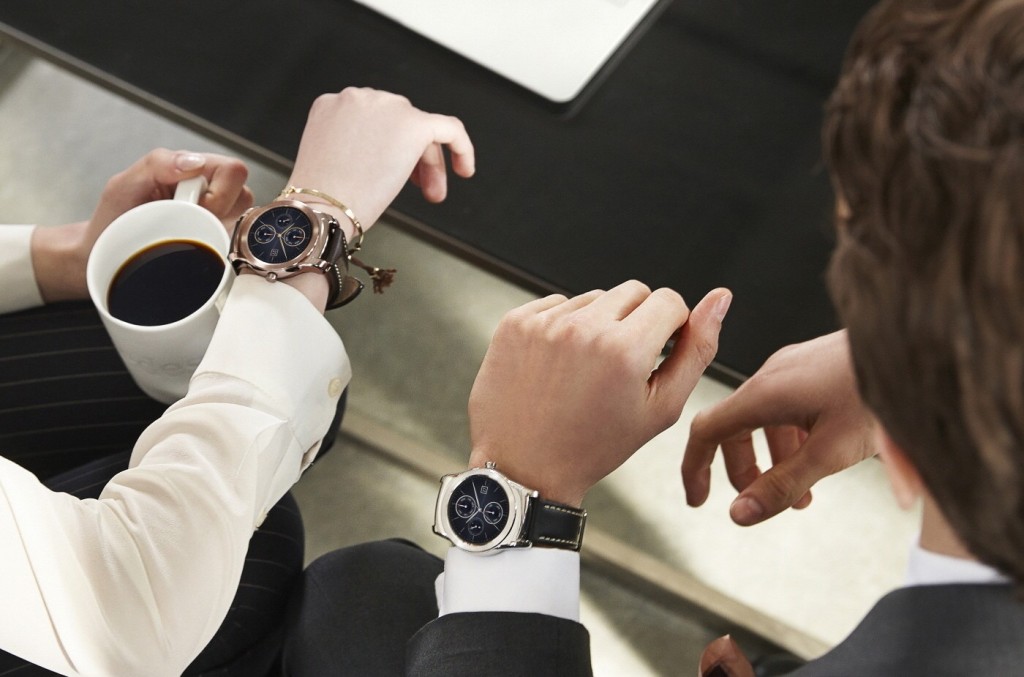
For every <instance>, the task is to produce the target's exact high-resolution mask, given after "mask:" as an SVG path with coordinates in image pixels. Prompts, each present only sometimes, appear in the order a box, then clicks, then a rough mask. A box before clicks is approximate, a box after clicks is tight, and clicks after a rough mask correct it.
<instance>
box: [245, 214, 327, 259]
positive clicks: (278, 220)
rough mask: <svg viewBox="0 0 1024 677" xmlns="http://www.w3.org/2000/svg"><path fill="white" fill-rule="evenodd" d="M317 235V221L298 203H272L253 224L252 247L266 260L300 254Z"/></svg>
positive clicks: (258, 255) (250, 235)
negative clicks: (289, 205) (290, 205)
mask: <svg viewBox="0 0 1024 677" xmlns="http://www.w3.org/2000/svg"><path fill="white" fill-rule="evenodd" d="M312 239H313V224H312V222H311V221H310V220H309V217H308V216H306V215H305V214H304V213H303V212H302V211H300V210H298V209H296V208H294V207H272V208H271V209H268V210H267V211H265V212H263V213H262V214H260V217H259V218H258V219H257V220H256V221H254V222H253V224H252V226H251V227H250V228H249V236H248V240H247V241H248V245H249V251H251V252H252V255H253V256H255V257H256V258H257V259H259V260H260V261H263V262H264V263H270V264H274V263H285V262H286V261H291V260H292V259H295V258H298V257H299V256H300V255H301V254H302V253H303V252H304V251H305V250H306V247H308V246H309V242H310V241H311V240H312Z"/></svg>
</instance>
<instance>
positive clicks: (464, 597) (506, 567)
mask: <svg viewBox="0 0 1024 677" xmlns="http://www.w3.org/2000/svg"><path fill="white" fill-rule="evenodd" d="M434 590H435V593H436V595H437V608H438V610H439V615H441V616H444V615H445V614H453V613H463V612H479V611H514V612H519V613H538V614H545V615H548V616H557V617H559V618H565V619H567V620H570V621H579V618H580V555H579V553H578V552H572V551H569V550H560V549H557V548H521V549H517V548H510V549H508V550H502V551H501V552H498V553H496V554H493V555H478V554H475V553H471V552H466V551H465V550H460V549H459V548H454V547H453V548H449V549H448V555H447V557H446V558H445V563H444V573H442V574H441V575H440V576H438V577H437V581H436V582H435V588H434Z"/></svg>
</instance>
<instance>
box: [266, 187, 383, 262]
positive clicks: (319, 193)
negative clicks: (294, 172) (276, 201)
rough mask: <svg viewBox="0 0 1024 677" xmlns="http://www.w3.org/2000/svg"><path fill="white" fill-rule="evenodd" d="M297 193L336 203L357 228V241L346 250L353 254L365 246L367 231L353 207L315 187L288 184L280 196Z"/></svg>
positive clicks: (349, 254)
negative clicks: (364, 229)
mask: <svg viewBox="0 0 1024 677" xmlns="http://www.w3.org/2000/svg"><path fill="white" fill-rule="evenodd" d="M296 193H302V194H304V195H312V196H313V197H318V198H320V199H321V200H323V201H324V202H326V203H328V204H330V205H334V206H335V207H337V208H338V209H340V210H341V213H342V214H344V215H345V218H347V219H348V220H349V221H351V222H352V226H353V227H354V228H355V229H356V236H355V241H354V242H352V243H350V245H349V248H348V251H347V252H346V253H347V254H348V256H352V255H353V254H355V253H356V252H357V251H359V250H360V249H362V248H363V237H364V236H365V233H364V231H363V225H362V224H361V223H359V219H357V218H356V215H355V214H354V213H353V212H352V210H351V209H349V208H348V206H347V205H346V204H345V203H344V202H342V201H341V200H338V199H335V198H333V197H331V196H330V195H328V194H327V193H324V192H322V191H319V190H317V189H315V188H299V187H298V186H287V187H286V188H285V189H284V190H282V191H281V194H280V195H278V197H279V198H286V197H288V196H289V195H295V194H296Z"/></svg>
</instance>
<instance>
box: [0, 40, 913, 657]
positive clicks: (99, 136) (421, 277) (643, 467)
mask: <svg viewBox="0 0 1024 677" xmlns="http://www.w3.org/2000/svg"><path fill="white" fill-rule="evenodd" d="M154 146H167V147H171V148H187V149H192V150H204V151H206V150H219V149H220V147H219V146H218V145H217V144H216V143H214V142H212V141H210V140H208V139H206V138H204V137H202V136H200V135H197V134H195V133H192V132H190V131H187V130H184V129H182V128H180V127H178V126H176V125H173V124H171V123H169V122H167V121H166V120H164V119H162V118H160V117H159V116H157V115H154V114H152V113H149V112H146V111H143V110H141V109H139V108H138V107H137V106H134V105H132V104H129V103H127V102H125V101H123V100H121V99H119V98H117V97H115V96H112V95H110V94H109V93H108V92H106V91H104V90H101V89H99V88H98V87H96V86H94V85H91V84H87V83H84V82H82V81H80V80H78V79H76V78H74V77H71V76H69V75H68V74H67V73H65V72H63V71H61V70H60V69H58V68H55V67H53V66H51V65H49V64H47V63H45V62H43V61H40V60H38V59H33V58H29V57H28V56H27V55H25V54H23V53H21V52H18V51H15V50H12V49H10V48H7V49H4V48H0V179H2V180H0V223H40V224H43V225H45V224H54V223H61V222H65V221H69V220H77V219H81V218H85V217H87V216H88V214H89V212H90V210H91V208H92V206H93V205H94V204H95V199H96V196H97V195H98V194H99V192H100V190H101V189H102V186H103V184H104V182H105V180H106V178H107V177H108V176H110V175H111V174H113V173H115V172H116V171H119V170H120V169H122V168H123V167H125V166H127V165H128V164H130V163H131V162H132V161H133V160H134V159H136V158H137V157H139V156H141V155H142V154H144V153H145V152H146V151H147V150H149V149H150V148H152V147H154ZM283 181H284V177H282V176H281V175H279V174H277V173H275V172H272V171H269V170H267V169H266V168H263V167H260V166H258V165H253V166H252V175H251V181H250V185H251V186H252V187H253V189H254V191H255V192H256V194H257V200H260V201H265V200H269V199H271V198H272V197H273V196H274V195H275V194H276V193H277V191H278V190H279V189H280V188H281V186H282V184H283ZM481 227H484V225H483V224H482V225H481ZM371 255H372V260H374V261H375V262H377V261H380V262H384V263H387V264H389V265H395V266H396V267H397V268H398V269H399V271H400V272H399V276H400V277H399V281H398V283H397V285H396V286H395V287H394V288H393V289H391V290H389V291H388V293H387V294H385V295H383V296H371V295H369V294H367V295H366V296H364V297H363V298H361V299H359V300H358V302H357V303H355V304H353V305H352V306H350V307H349V308H346V309H345V310H343V311H337V312H334V313H332V314H331V315H330V319H331V321H332V323H333V324H334V326H335V327H336V328H337V330H338V332H339V333H340V335H341V336H342V338H343V339H344V340H345V343H346V346H347V348H348V351H349V353H350V355H351V357H352V362H353V364H354V366H355V377H354V380H353V382H352V387H351V399H350V412H349V417H348V419H347V420H346V423H345V424H344V425H343V427H342V435H341V438H340V441H339V443H338V444H337V445H336V447H335V448H334V449H333V450H332V451H331V452H330V454H328V455H327V456H325V457H324V458H323V460H322V461H321V462H319V463H318V464H317V466H316V467H315V468H314V469H313V470H312V471H311V472H310V473H308V474H307V476H306V477H304V478H303V480H302V481H301V482H300V484H299V485H298V487H297V488H296V495H297V497H298V499H299V502H300V504H301V505H302V509H303V514H304V516H305V520H306V524H307V530H308V534H307V535H308V540H307V557H308V558H309V559H312V558H314V557H316V556H317V555H319V554H321V553H323V552H327V551H329V550H331V549H333V548H336V547H339V546H342V545H345V544H349V543H355V542H360V541H364V540H367V539H375V538H381V537H387V536H404V537H407V538H410V539H413V540H415V541H417V542H419V543H420V544H422V545H423V546H424V547H426V548H428V549H429V550H431V551H433V552H436V553H438V554H440V553H443V551H444V543H443V542H442V541H440V539H438V538H437V537H435V536H434V535H433V534H432V533H431V532H430V521H431V518H432V513H431V511H432V505H433V500H434V496H435V491H436V486H437V484H436V475H437V474H439V473H440V472H444V471H446V470H454V469H457V468H458V467H459V465H460V464H464V463H465V459H466V456H467V454H468V436H467V432H466V431H467V421H466V413H465V402H466V398H467V396H468V393H469V389H470V387H471V385H472V381H473V377H474V375H475V373H476V369H477V367H478V366H479V363H480V360H481V358H482V356H483V353H484V350H485V349H486V345H487V342H488V340H489V338H490V336H491V333H492V332H493V329H494V327H495V325H496V323H497V322H498V320H499V319H500V317H501V316H502V314H504V312H506V311H507V310H509V309H511V308H513V307H515V306H516V305H519V304H520V303H522V302H524V301H526V300H528V299H530V298H531V296H530V295H529V294H527V293H525V292H523V291H522V290H520V289H518V288H516V287H514V286H511V285H509V284H507V283H505V282H503V281H501V280H499V279H496V278H494V277H493V276H490V275H488V274H485V273H483V272H481V271H480V270H477V269H475V268H474V267H473V266H471V265H469V264H467V263H466V262H464V261H460V260H458V259H455V258H453V257H451V256H449V255H447V254H445V253H443V252H440V251H438V250H436V249H434V248H432V247H430V246H428V245H426V244H424V243H423V242H421V241H419V240H417V239H415V238H414V237H412V236H410V235H408V234H405V233H404V232H402V231H401V230H400V229H399V228H397V227H394V226H392V225H389V224H388V223H386V222H385V223H381V224H379V225H378V226H377V227H375V228H374V230H373V232H372V233H371V235H370V238H369V240H368V256H371ZM725 330H726V331H728V324H726V328H725ZM727 393H728V389H727V388H725V387H724V386H722V385H720V384H718V383H715V382H713V381H711V380H708V379H705V380H704V381H702V383H701V384H700V386H699V387H698V389H697V391H696V392H695V393H694V396H693V397H692V398H691V401H690V403H688V405H687V407H686V410H685V411H684V414H683V418H682V420H681V421H680V423H679V424H678V425H677V426H675V427H673V428H672V429H670V430H669V431H667V432H666V433H664V434H663V435H661V436H659V437H658V438H657V439H655V440H654V441H652V443H651V444H649V445H648V446H647V447H645V448H644V449H642V450H641V451H640V452H638V453H637V455H636V456H635V457H634V458H633V459H631V460H630V461H629V462H628V463H627V464H626V465H625V466H623V467H622V468H621V469H620V470H618V471H616V473H614V474H613V475H612V476H611V477H610V478H608V479H607V480H606V481H604V482H602V483H601V485H599V486H598V487H597V488H596V489H595V490H594V491H593V492H592V495H591V496H589V497H588V503H587V506H586V507H587V508H588V509H589V511H590V512H591V515H592V519H591V525H590V527H588V529H592V530H593V533H594V534H595V536H594V540H593V541H588V546H589V547H591V548H595V547H598V546H599V547H600V549H601V551H602V552H601V553H600V554H602V555H603V554H607V553H618V555H617V556H616V557H612V558H611V559H612V561H611V563H610V564H609V562H608V561H603V560H602V561H598V560H601V558H600V557H598V558H592V559H588V560H586V561H585V565H584V577H583V608H582V613H583V619H584V621H585V623H586V624H587V625H588V627H589V629H590V631H591V634H592V640H593V646H594V661H595V667H596V669H597V673H598V674H600V675H668V674H692V672H693V670H695V666H696V658H697V656H698V655H699V652H700V649H701V648H702V647H703V645H704V643H705V642H706V641H708V640H709V639H711V638H712V637H715V636H717V635H719V634H723V633H724V632H727V631H730V630H737V629H738V628H740V627H741V626H742V625H743V624H744V623H745V622H746V620H747V619H750V618H755V619H760V621H759V622H761V621H763V622H768V623H769V625H765V624H764V623H762V625H761V627H770V623H772V622H774V623H777V624H778V627H777V629H776V630H774V631H773V632H774V634H775V635H777V636H773V639H774V640H776V641H779V642H780V643H781V644H784V645H786V646H790V647H793V648H795V649H797V650H799V651H801V652H802V653H805V654H813V653H816V652H817V651H820V650H823V649H824V648H825V647H827V646H828V645H830V644H832V643H835V642H836V641H838V640H839V639H841V638H842V637H843V636H844V635H845V634H846V633H847V632H848V631H849V629H850V628H851V627H852V626H853V624H854V623H855V622H856V621H857V620H858V619H859V617H860V616H861V615H863V613H864V611H865V610H866V609H867V608H868V607H869V606H870V605H871V604H872V603H873V602H874V600H875V599H877V598H878V597H879V596H880V595H881V594H882V593H884V592H885V591H887V590H889V589H891V588H892V587H893V586H895V585H897V584H898V582H899V580H900V577H901V575H902V569H903V566H904V563H905V554H906V546H907V544H908V543H909V541H910V539H911V538H912V536H913V534H914V530H915V526H914V524H915V520H916V515H914V514H907V513H902V512H900V511H899V510H898V509H897V508H896V506H895V504H894V502H893V500H892V498H891V497H890V495H889V493H888V490H887V487H886V485H885V481H884V477H883V474H882V472H881V469H880V468H879V467H878V466H877V464H875V463H873V462H871V463H866V464H862V466H860V467H858V468H857V469H855V470H854V471H852V472H850V473H847V474H845V475H841V476H839V477H835V478H830V479H828V480H826V481H824V482H822V483H821V484H820V485H819V488H818V491H817V492H816V499H815V503H814V505H813V506H812V508H811V509H809V510H806V511H803V512H800V513H796V512H793V513H790V514H786V515H783V516H780V517H779V518H776V519H775V520H772V521H771V522H770V523H768V524H765V525H762V526H759V527H756V528H753V529H740V528H738V527H735V526H734V525H732V524H731V522H729V520H728V518H727V514H726V511H727V506H728V504H729V502H730V501H731V499H732V497H733V495H734V494H733V492H732V490H731V488H730V487H728V484H727V482H726V481H725V480H724V477H723V473H722V471H721V468H716V470H717V472H716V473H715V478H714V479H715V482H714V484H713V487H712V495H711V499H710V500H709V501H708V505H707V506H706V507H704V508H702V509H700V510H691V509H688V508H686V507H685V503H684V500H683V495H682V489H681V486H680V482H679V476H678V472H679V462H680V459H681V454H682V449H683V446H684V444H685V435H686V429H687V426H688V421H689V419H690V418H691V417H692V416H693V414H694V413H695V412H696V411H697V410H699V409H700V408H701V407H702V406H704V405H706V404H708V403H711V402H714V401H716V400H718V399H720V398H721V397H724V396H725V395H726V394H727ZM761 451H762V452H763V449H762V450H761ZM434 469H437V472H436V473H435V472H434ZM383 485H386V486H387V487H388V489H387V491H386V492H383V491H381V487H382V486H383ZM396 488H397V490H396ZM588 538H590V537H589V536H588ZM595 543H596V544H597V545H596V546H595V545H594V544H595ZM645 568H646V569H647V570H648V571H647V573H648V574H650V575H648V579H655V580H654V581H653V583H654V585H644V586H642V587H637V586H635V585H634V583H635V579H636V576H635V575H634V574H635V573H636V572H632V573H630V572H629V571H628V570H630V569H638V570H640V573H641V575H642V574H643V573H644V569H645ZM626 574H628V575H626ZM650 582H651V581H650V580H649V581H648V583H650ZM680 591H682V593H681V594H680ZM716 594H717V595H720V596H721V598H722V601H721V604H717V603H716V606H720V607H721V608H714V609H710V610H702V609H699V608H696V607H694V606H692V605H689V604H687V603H686V602H685V601H683V602H681V601H679V598H680V597H683V598H688V599H697V598H701V599H710V598H714V595H716ZM708 595H711V597H710V598H709V597H708ZM723 616H724V620H723ZM729 619H732V620H729ZM739 636H740V638H741V640H742V642H741V643H745V645H746V646H748V647H749V648H751V650H754V651H756V650H760V649H761V648H762V646H763V645H762V644H761V643H759V642H758V641H757V640H756V639H755V638H754V637H752V636H751V635H750V634H749V633H744V632H743V631H742V630H740V631H739Z"/></svg>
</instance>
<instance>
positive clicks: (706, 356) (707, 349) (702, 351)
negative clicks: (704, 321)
mask: <svg viewBox="0 0 1024 677" xmlns="http://www.w3.org/2000/svg"><path fill="white" fill-rule="evenodd" d="M694 349H695V350H696V351H697V359H698V360H700V362H701V364H703V365H704V366H705V367H706V366H708V365H709V364H711V362H712V361H714V359H715V355H717V354H718V341H716V340H714V339H708V338H701V339H700V340H698V341H697V343H696V345H695V346H694Z"/></svg>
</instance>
